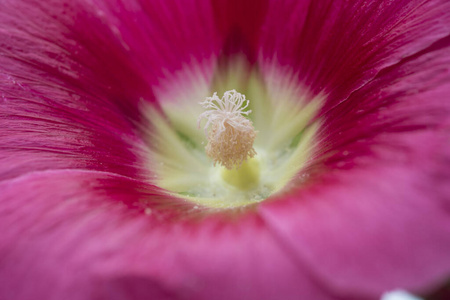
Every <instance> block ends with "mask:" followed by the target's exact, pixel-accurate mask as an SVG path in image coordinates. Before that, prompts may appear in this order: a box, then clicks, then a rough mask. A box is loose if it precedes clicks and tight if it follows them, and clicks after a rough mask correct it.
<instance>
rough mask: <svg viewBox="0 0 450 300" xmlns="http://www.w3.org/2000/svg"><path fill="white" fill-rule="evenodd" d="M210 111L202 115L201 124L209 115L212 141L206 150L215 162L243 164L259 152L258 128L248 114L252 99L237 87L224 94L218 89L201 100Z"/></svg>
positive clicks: (208, 133)
mask: <svg viewBox="0 0 450 300" xmlns="http://www.w3.org/2000/svg"><path fill="white" fill-rule="evenodd" d="M200 104H201V105H202V106H203V107H204V108H205V109H206V111H205V112H203V113H202V114H201V115H200V116H199V118H198V125H199V127H200V122H201V121H202V119H203V118H205V119H206V120H207V121H206V124H205V126H204V130H205V135H206V136H207V139H208V144H207V145H206V147H205V150H206V154H207V155H208V156H209V157H210V158H211V159H212V160H213V162H214V165H216V164H219V165H222V166H224V167H225V168H227V169H228V170H231V169H233V168H236V169H238V168H240V167H241V166H242V164H243V163H244V162H245V161H246V160H247V159H249V158H252V157H254V156H255V155H256V151H255V149H254V148H253V142H254V141H255V138H256V131H255V129H254V127H253V124H252V122H251V121H250V120H249V119H247V118H245V117H244V115H248V114H249V113H251V110H247V111H245V109H246V108H247V107H248V105H249V100H246V99H245V95H242V94H241V93H238V92H237V91H236V90H231V91H227V92H225V93H224V95H223V97H222V98H219V97H218V96H217V93H214V95H213V96H212V97H207V98H206V100H205V101H203V102H201V103H200Z"/></svg>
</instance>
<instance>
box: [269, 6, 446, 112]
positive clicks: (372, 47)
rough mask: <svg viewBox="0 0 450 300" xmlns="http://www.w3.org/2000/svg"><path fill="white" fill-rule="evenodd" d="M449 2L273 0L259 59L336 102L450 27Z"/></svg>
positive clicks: (440, 36)
mask: <svg viewBox="0 0 450 300" xmlns="http://www.w3.org/2000/svg"><path fill="white" fill-rule="evenodd" d="M449 5H450V3H449V2H448V1H442V0H436V1H423V0H421V1H406V0H405V1H382V0H378V1H370V2H368V1H363V0H361V1H334V0H333V1H332V0H329V1H283V3H280V1H272V2H271V3H270V7H269V15H268V17H267V22H266V23H265V24H264V27H263V28H264V34H263V35H262V38H261V62H262V64H263V65H264V68H265V69H269V70H267V71H266V72H269V73H270V69H271V65H272V64H274V63H275V64H277V65H281V66H286V67H290V68H292V69H293V70H295V71H296V73H298V77H299V80H300V82H301V83H303V84H304V85H306V86H308V87H310V89H311V90H312V91H313V92H314V93H315V94H318V93H320V92H324V93H327V94H330V96H329V103H328V105H329V106H331V107H332V106H334V105H336V104H337V103H339V102H340V101H342V100H343V99H345V98H346V97H347V96H348V95H349V94H350V93H352V92H353V91H355V90H357V89H358V88H360V87H361V86H362V85H364V84H365V83H367V82H368V81H370V80H371V79H372V78H373V77H374V76H375V75H376V74H377V73H378V72H379V71H380V70H382V69H383V68H385V67H387V66H390V65H393V64H395V63H397V62H398V61H400V60H401V59H402V58H404V57H407V56H410V55H413V54H415V53H417V52H419V51H421V50H423V49H424V48H426V47H428V46H429V45H430V44H432V43H433V42H435V41H437V40H439V39H440V38H443V37H445V36H446V35H448V33H449V31H450V7H449Z"/></svg>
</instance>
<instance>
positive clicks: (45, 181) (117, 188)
mask: <svg viewBox="0 0 450 300" xmlns="http://www.w3.org/2000/svg"><path fill="white" fill-rule="evenodd" d="M0 189H1V190H2V195H1V196H0V216H1V218H0V227H1V228H3V229H4V231H3V233H2V235H1V236H0V255H1V257H2V264H0V281H1V282H2V288H1V289H0V298H2V299H30V298H33V299H154V297H161V299H205V300H206V299H238V298H245V299H299V298H305V299H315V300H322V299H324V300H325V299H336V298H333V297H332V296H329V295H325V294H323V292H322V291H321V290H320V289H319V287H318V286H316V284H315V283H313V282H311V280H310V279H309V278H308V276H307V275H306V274H305V273H303V269H302V268H301V266H300V265H298V264H297V263H296V262H294V261H292V260H291V254H289V253H288V252H285V251H284V250H283V249H282V248H280V247H279V245H278V243H277V242H276V241H274V240H273V237H272V236H271V234H270V233H269V232H268V231H267V230H266V228H265V226H264V225H263V224H262V223H261V221H260V220H259V219H258V218H257V217H255V216H254V215H253V216H248V217H245V218H242V219H240V220H239V221H235V222H228V221H227V222H223V220H222V221H221V220H220V218H216V219H208V220H204V221H201V222H181V223H170V222H169V221H165V222H161V221H158V218H159V217H158V213H157V211H154V212H153V213H150V212H148V213H147V214H143V213H138V212H137V211H136V210H130V209H129V208H128V207H127V206H125V205H124V203H132V202H133V201H135V202H138V201H139V200H141V199H145V197H150V196H151V193H152V190H154V189H153V188H152V187H151V186H146V185H145V184H142V183H139V182H136V181H133V180H130V179H127V178H124V177H119V176H117V175H111V174H107V173H100V172H84V171H51V172H39V173H34V174H29V175H26V176H22V177H21V178H17V179H14V180H10V181H4V182H2V183H1V184H0ZM153 193H154V191H153ZM49 287H51V288H49Z"/></svg>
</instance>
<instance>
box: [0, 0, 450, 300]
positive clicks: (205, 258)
mask: <svg viewBox="0 0 450 300" xmlns="http://www.w3.org/2000/svg"><path fill="white" fill-rule="evenodd" d="M0 7H1V9H0V127H1V128H2V130H1V131H0V228H2V233H1V234H0V299H19V300H22V299H23V300H25V299H55V300H56V299H77V300H78V299H80V300H81V299H95V300H97V299H98V300H99V299H205V300H206V299H312V300H322V299H323V300H327V299H329V300H332V299H336V300H344V299H345V300H365V299H367V300H369V299H374V300H375V299H379V298H380V297H381V295H382V294H384V293H385V292H387V291H390V290H395V289H399V288H400V289H405V290H408V291H411V292H414V293H418V294H432V292H433V290H434V289H436V288H437V287H439V285H441V284H442V283H444V282H445V281H446V279H448V278H449V277H450V255H448V253H450V215H449V213H450V203H449V199H450V187H449V184H448V183H449V180H450V142H449V141H450V117H449V116H450V101H449V95H450V55H449V53H450V37H449V36H450V3H449V2H448V1H445V0H439V1H438V0H429V1H425V0H421V1H416V0H411V1H406V0H401V1H381V0H377V1H341V0H337V1H331V0H330V1H328V0H320V1H306V0H301V1H292V0H282V1H279V0H277V1H275V0H274V1H271V0H268V1H250V0H247V1H234V0H233V1H221V0H220V1H208V0H188V1H181V0H169V1H163V0H114V1H106V0H77V1H64V0H50V1H37V0H36V1H35V0H14V1H13V0H0ZM236 62H239V63H238V64H236V65H238V66H241V67H242V66H243V67H242V68H241V69H239V68H233V66H235V65H234V63H236ZM221 70H226V71H227V72H228V73H227V72H224V73H225V74H226V76H229V77H231V79H229V80H228V81H227V82H228V83H230V82H231V83H233V84H236V85H239V84H242V83H246V82H247V81H251V80H250V79H251V78H253V77H251V76H250V75H249V74H254V73H257V74H258V80H259V81H260V83H259V87H261V90H260V91H259V94H258V92H254V90H253V92H254V93H253V95H263V94H264V93H267V94H268V95H270V101H272V102H271V103H272V104H273V105H274V107H277V105H280V106H281V105H284V103H285V102H283V101H281V99H282V98H283V97H282V96H283V95H285V94H287V93H288V91H290V90H295V92H293V93H291V94H290V99H291V100H292V99H293V101H294V104H293V107H294V108H295V109H298V108H299V107H301V108H304V107H306V108H308V107H311V106H308V105H307V104H308V103H312V104H314V109H311V112H309V115H311V118H304V119H301V120H300V118H303V116H300V114H299V116H298V117H296V116H295V115H291V116H290V117H289V118H286V119H283V118H281V117H279V116H278V119H277V118H276V117H274V118H273V120H276V121H277V122H278V123H283V122H282V121H283V120H284V121H285V122H286V123H289V124H287V125H286V124H284V125H283V126H285V127H282V126H281V125H280V128H289V127H290V126H289V125H290V124H294V125H292V126H294V127H298V128H294V129H292V130H294V131H295V130H298V131H302V132H303V133H304V132H305V131H307V130H309V129H311V128H314V130H311V132H314V136H313V137H311V141H312V142H311V145H310V147H308V149H305V151H306V150H307V151H308V153H310V156H308V159H305V161H304V162H303V163H304V166H303V167H302V168H301V171H299V172H298V173H296V174H295V175H294V176H293V178H292V180H291V183H290V184H288V185H287V187H286V188H285V189H283V190H282V191H281V192H280V193H277V194H276V195H274V196H271V197H269V198H268V199H267V200H265V201H263V202H261V203H258V204H254V205H249V206H246V207H242V208H236V209H211V208H206V207H202V206H201V205H198V204H196V203H191V202H189V201H188V200H186V199H185V198H180V197H176V196H174V195H173V194H171V193H168V192H167V191H166V190H164V189H163V188H161V187H160V186H158V185H157V184H155V182H156V181H155V180H154V178H155V177H156V176H157V175H158V174H157V172H156V166H157V165H156V163H155V162H153V164H150V163H149V161H151V158H152V155H153V152H152V151H153V148H154V147H157V146H158V145H156V144H157V143H156V142H155V140H152V139H150V138H149V136H150V137H151V136H152V134H154V132H155V127H154V126H153V125H152V124H153V123H152V121H154V120H153V119H152V117H151V116H152V114H149V113H148V110H147V108H150V109H151V111H152V113H157V114H158V116H159V117H160V118H161V119H164V120H166V119H167V120H169V121H170V120H171V118H172V117H173V114H175V112H176V113H178V114H179V115H180V114H182V113H185V114H186V122H188V121H189V122H190V120H191V119H192V120H195V118H196V115H195V116H192V115H189V114H191V113H192V112H194V111H197V110H198V108H193V109H192V110H190V109H186V110H185V109H184V107H186V103H188V101H192V103H196V102H197V100H196V99H197V98H196V97H197V96H201V97H204V96H205V95H204V93H205V91H206V92H209V89H210V88H211V87H215V86H220V84H218V83H217V82H219V83H220V82H221V78H218V77H220V76H218V75H217V74H219V75H221V73H220V72H221ZM222 75H223V74H222ZM249 78H250V79H249ZM233 79H234V80H233ZM231 88H233V87H231ZM301 93H303V94H301ZM292 95H293V96H292ZM201 100H202V99H198V101H201ZM319 100H320V101H319ZM314 101H316V102H314ZM189 103H190V102H189ZM259 103H264V102H259ZM183 105H184V106H183ZM176 109H178V110H180V109H181V113H180V111H176ZM252 109H253V110H255V111H256V110H257V109H258V108H257V107H252ZM288 110H289V109H288ZM279 111H280V110H276V109H274V111H273V113H274V114H276V113H278V112H279ZM292 111H293V112H296V110H292ZM171 114H172V115H171ZM149 116H150V117H149ZM153 116H154V115H153ZM259 116H265V115H264V114H260V115H259ZM255 118H256V121H255V123H256V124H258V122H259V124H261V128H270V127H273V126H272V125H274V124H272V123H270V124H264V122H262V121H261V120H262V119H264V118H261V117H260V118H259V119H258V117H255ZM271 120H272V119H271ZM169 121H168V124H173V125H177V126H179V127H181V128H182V127H183V126H184V127H186V126H187V125H186V124H184V123H183V122H182V121H180V123H179V124H175V122H173V123H170V122H169ZM274 123H276V122H274ZM189 126H191V125H189ZM264 126H266V127H264ZM277 126H278V125H277ZM292 126H291V127H292ZM316 128H317V129H316ZM261 130H262V129H261ZM181 133H183V132H181ZM261 135H262V136H263V137H264V141H267V144H271V142H272V144H276V143H275V142H273V141H276V140H277V139H282V135H281V134H280V135H278V134H277V133H274V134H272V135H268V134H264V133H261ZM303 138H304V136H303ZM195 142H197V140H195ZM180 145H181V144H180ZM170 150H173V149H170ZM189 176H192V174H189V173H188V174H186V178H189Z"/></svg>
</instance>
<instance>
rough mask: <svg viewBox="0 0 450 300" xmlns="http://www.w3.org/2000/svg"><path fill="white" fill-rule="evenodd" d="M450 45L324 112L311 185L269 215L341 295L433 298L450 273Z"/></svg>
mask: <svg viewBox="0 0 450 300" xmlns="http://www.w3.org/2000/svg"><path fill="white" fill-rule="evenodd" d="M449 49H450V38H446V39H443V40H441V41H439V42H438V43H436V44H435V45H433V46H431V47H430V48H429V49H427V50H426V51H423V52H421V53H419V54H417V55H416V56H414V57H410V58H408V59H405V60H404V61H402V62H401V63H400V64H397V65H395V66H393V67H391V68H389V69H386V70H385V71H383V72H382V73H380V74H379V76H378V77H377V78H376V79H374V80H373V81H372V82H371V83H369V84H368V85H366V86H365V87H364V88H362V89H361V90H359V91H358V92H356V93H354V94H353V95H351V96H350V98H349V99H348V100H347V101H346V102H343V103H342V104H341V105H338V106H337V107H335V109H333V110H332V111H329V112H328V113H327V114H325V116H324V117H325V121H324V127H323V132H322V133H320V134H319V135H320V136H322V138H321V141H322V143H323V145H324V146H323V147H322V150H321V152H320V153H317V154H316V157H315V162H314V163H313V165H311V166H310V168H309V170H308V171H309V174H310V176H311V178H310V180H309V182H310V185H309V186H305V187H304V188H303V189H302V190H299V191H298V193H296V194H293V195H286V198H288V199H291V200H290V201H287V202H285V201H280V202H277V203H273V204H268V205H263V206H262V207H261V213H262V214H263V216H264V219H265V220H266V221H267V223H268V224H270V226H271V228H272V230H273V231H274V232H275V233H276V234H278V235H279V238H280V240H281V241H282V242H284V243H285V244H286V245H288V246H289V247H291V248H292V249H293V252H294V253H296V254H297V255H298V258H299V260H301V261H302V262H304V263H305V264H307V265H308V266H309V267H310V269H311V271H312V272H313V273H315V274H316V276H317V278H319V279H320V280H321V281H323V282H326V283H327V284H328V285H329V286H331V287H332V289H333V290H335V291H338V292H339V293H340V294H342V295H349V294H354V293H355V291H358V292H359V293H360V294H361V295H374V296H376V295H381V293H383V292H385V291H386V290H392V289H396V288H404V289H406V290H410V291H413V292H419V293H420V292H427V291H428V289H430V288H433V287H434V285H435V284H438V283H440V282H442V281H444V279H445V278H446V277H447V276H449V275H450V274H449V271H448V270H450V259H449V258H450V257H449V256H448V253H450V216H449V209H448V208H449V204H450V203H449V202H448V200H449V199H448V195H449V193H450V190H449V186H448V178H450V168H449V165H450V157H449V153H450V145H449V143H448V141H449V139H448V132H449V128H450V127H449V124H450V122H449V115H450V114H449V112H450V104H449V102H448V101H447V99H448V95H449V93H450V85H449V82H450V60H449V59H450V56H449V55H448V53H450V52H449Z"/></svg>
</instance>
